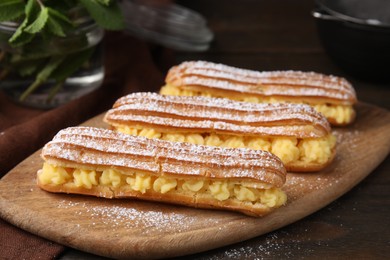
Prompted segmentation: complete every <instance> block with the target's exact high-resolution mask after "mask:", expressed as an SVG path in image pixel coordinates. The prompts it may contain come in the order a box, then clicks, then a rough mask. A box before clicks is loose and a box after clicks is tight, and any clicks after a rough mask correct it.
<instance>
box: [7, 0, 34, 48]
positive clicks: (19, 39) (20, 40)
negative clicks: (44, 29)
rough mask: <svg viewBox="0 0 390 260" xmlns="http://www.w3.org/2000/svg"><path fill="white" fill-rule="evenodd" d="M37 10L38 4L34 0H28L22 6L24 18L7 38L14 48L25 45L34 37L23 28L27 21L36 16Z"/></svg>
mask: <svg viewBox="0 0 390 260" xmlns="http://www.w3.org/2000/svg"><path fill="white" fill-rule="evenodd" d="M38 12H39V5H38V3H37V2H36V0H28V1H27V3H26V5H25V8H24V13H25V18H24V20H23V22H22V23H21V24H20V26H19V27H18V29H16V31H15V33H14V34H13V35H12V36H11V38H10V39H9V40H8V42H9V43H10V45H11V46H12V47H14V48H16V47H20V46H22V45H25V44H27V43H29V42H30V41H31V40H32V39H33V38H34V35H33V34H30V33H27V32H25V31H24V29H25V28H26V27H27V25H28V24H29V22H30V21H31V20H33V19H34V17H36V16H37V14H38Z"/></svg>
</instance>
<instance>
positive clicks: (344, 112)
mask: <svg viewBox="0 0 390 260" xmlns="http://www.w3.org/2000/svg"><path fill="white" fill-rule="evenodd" d="M160 94H162V95H172V96H205V97H217V98H223V96H217V95H215V94H213V93H210V92H206V91H205V92H203V91H202V92H200V91H193V90H184V89H180V88H177V87H174V86H172V85H169V84H168V85H165V86H164V87H162V88H161V90H160ZM229 98H230V99H234V100H236V101H243V102H250V103H278V102H283V101H282V100H278V99H275V98H267V97H254V96H251V97H243V96H240V95H232V96H229ZM313 107H314V109H315V110H316V111H317V112H320V113H322V114H323V115H324V116H325V117H327V118H334V119H335V120H336V122H337V123H338V124H343V123H347V122H349V121H350V119H351V117H352V115H353V114H354V110H353V108H352V106H343V105H337V106H335V105H328V104H319V105H313Z"/></svg>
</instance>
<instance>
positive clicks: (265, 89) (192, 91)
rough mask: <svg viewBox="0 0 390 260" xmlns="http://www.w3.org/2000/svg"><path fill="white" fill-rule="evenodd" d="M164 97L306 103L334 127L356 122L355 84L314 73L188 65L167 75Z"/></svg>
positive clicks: (205, 63)
mask: <svg viewBox="0 0 390 260" xmlns="http://www.w3.org/2000/svg"><path fill="white" fill-rule="evenodd" d="M165 81H166V85H165V86H163V87H162V88H161V90H160V93H161V94H164V95H180V96H209V97H223V98H229V99H234V100H238V101H245V102H253V103H275V102H277V103H281V102H289V103H305V104H309V105H311V106H313V107H314V108H315V109H316V110H317V111H318V112H320V113H322V114H324V115H325V117H326V118H327V119H328V120H329V122H330V123H331V124H332V125H335V126H343V125H348V124H350V123H352V122H353V120H354V118H355V110H354V108H353V105H354V104H355V103H356V102H357V99H356V94H355V90H354V88H353V87H352V85H351V84H350V83H349V82H348V81H347V80H345V79H344V78H341V77H335V76H328V75H323V74H320V73H314V72H301V71H269V72H259V71H253V70H247V69H239V68H235V67H231V66H227V65H223V64H216V63H211V62H206V61H190V62H184V63H182V64H180V65H178V66H174V67H172V68H171V69H170V70H169V72H168V74H167V76H166V80H165Z"/></svg>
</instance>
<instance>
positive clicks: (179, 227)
mask: <svg viewBox="0 0 390 260" xmlns="http://www.w3.org/2000/svg"><path fill="white" fill-rule="evenodd" d="M137 205H138V204H137V202H130V203H129V204H128V205H126V204H125V203H114V205H112V204H111V203H110V204H108V205H107V206H105V205H96V204H95V203H92V202H90V201H82V202H76V201H69V200H62V201H60V202H59V203H58V205H57V208H59V209H66V210H68V209H69V210H72V211H74V212H75V215H77V216H80V219H82V218H84V219H85V218H87V219H88V221H87V225H88V226H93V227H95V228H96V226H99V227H100V228H102V229H106V230H111V232H115V231H116V230H117V229H118V230H120V231H121V232H123V231H124V229H125V230H133V233H134V232H135V231H136V230H139V229H141V232H142V235H147V234H149V233H150V234H155V233H156V232H163V231H164V232H167V233H181V232H186V231H190V230H192V229H193V226H194V224H196V222H197V221H198V220H197V218H196V217H191V215H189V214H188V213H187V214H185V213H180V210H177V211H172V212H164V211H161V210H159V208H158V206H155V207H157V208H156V210H150V209H149V210H148V209H139V208H138V207H137ZM210 222H211V220H210ZM216 222H217V223H218V220H213V221H212V223H213V224H216ZM205 223H206V224H207V221H205ZM212 223H210V224H212ZM81 225H83V224H79V226H81ZM84 225H86V224H84ZM87 228H89V227H87Z"/></svg>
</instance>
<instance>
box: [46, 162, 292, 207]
mask: <svg viewBox="0 0 390 260" xmlns="http://www.w3.org/2000/svg"><path fill="white" fill-rule="evenodd" d="M38 178H39V182H40V183H41V184H43V185H48V184H50V185H70V186H74V187H80V188H81V187H82V188H85V189H91V188H93V187H98V186H103V187H110V188H113V189H115V188H118V189H119V188H120V189H121V190H126V189H128V190H131V191H138V192H140V193H142V194H144V193H148V192H149V191H153V192H158V193H162V194H165V193H172V194H189V195H191V196H195V195H201V196H208V197H212V198H214V199H216V200H219V201H224V200H227V199H235V200H239V201H242V202H250V203H253V204H257V203H260V204H264V205H266V206H268V207H279V206H281V205H283V204H284V203H285V202H286V200H287V196H286V194H285V193H284V192H283V191H282V190H281V189H278V188H272V187H270V185H268V184H265V183H264V184H255V185H254V184H253V183H250V182H236V181H234V180H220V179H205V178H202V179H196V180H190V179H176V178H171V177H162V176H159V177H158V176H154V175H150V174H148V173H147V172H137V171H134V172H133V173H132V174H131V175H128V174H126V175H125V174H123V173H121V172H120V171H119V170H113V169H109V170H104V171H103V172H98V171H93V170H85V169H73V168H63V167H59V166H55V165H51V164H49V163H44V165H43V168H42V171H41V172H40V173H39V174H38Z"/></svg>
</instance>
